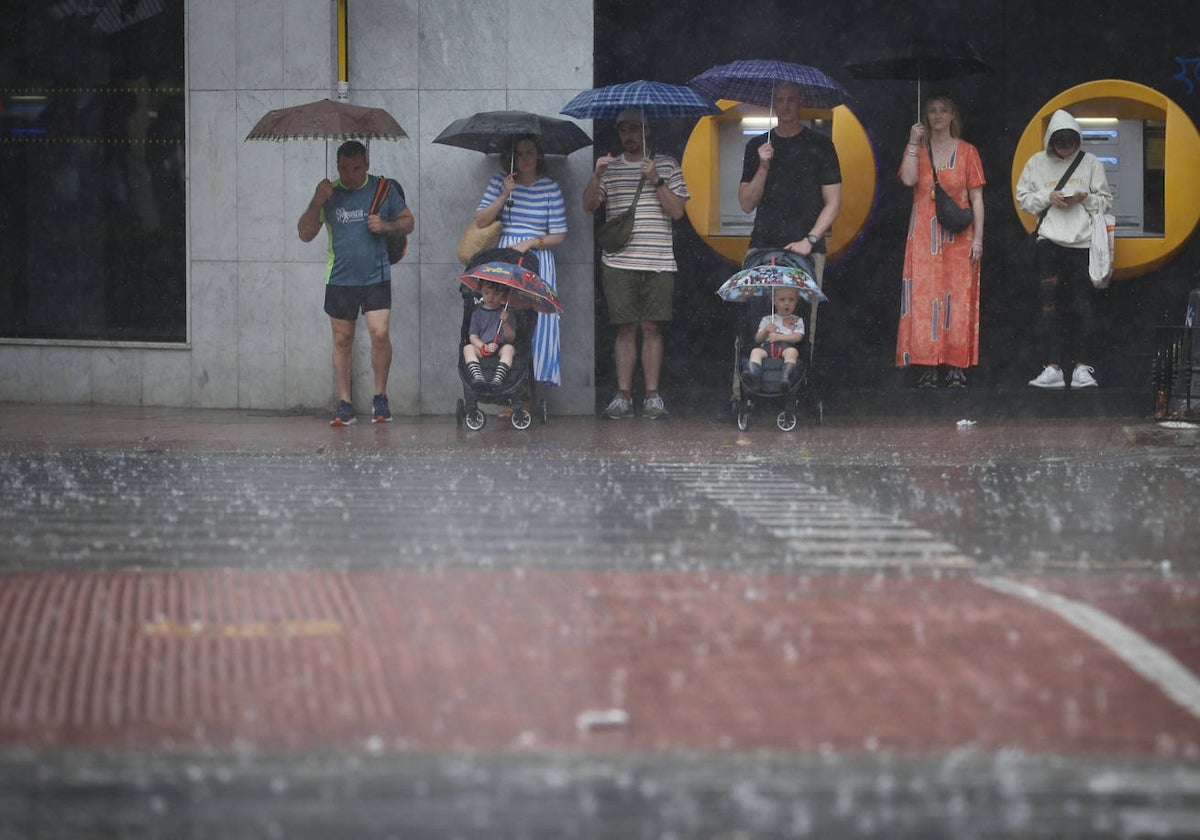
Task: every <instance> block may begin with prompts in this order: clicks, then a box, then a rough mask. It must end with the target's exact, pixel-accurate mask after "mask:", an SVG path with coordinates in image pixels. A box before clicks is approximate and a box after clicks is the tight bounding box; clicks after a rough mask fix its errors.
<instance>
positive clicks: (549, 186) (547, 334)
mask: <svg viewBox="0 0 1200 840" xmlns="http://www.w3.org/2000/svg"><path fill="white" fill-rule="evenodd" d="M503 188H504V175H502V174H496V175H493V176H492V180H491V181H489V182H488V186H487V190H486V191H485V192H484V194H483V199H482V200H481V201H480V202H479V207H477V208H476V209H477V210H482V209H483V208H484V207H487V206H488V205H489V204H491V203H492V202H493V201H495V200H496V199H497V198H499V197H500V193H501V192H502V191H503ZM509 198H510V200H511V202H512V206H511V207H504V208H502V209H501V210H500V221H501V224H502V225H503V228H502V231H503V232H502V233H501V234H500V247H501V248H507V247H508V246H510V245H513V244H515V243H517V242H521V241H523V240H525V239H532V238H533V237H535V236H546V235H548V234H552V233H566V232H567V207H566V204H565V203H564V202H563V195H562V190H561V189H559V187H558V184H557V183H555V182H554V181H553V180H552V179H550V178H545V177H542V178H539V179H538V180H537V181H534V182H533V183H532V184H530V185H529V186H527V187H523V186H521V185H520V184H517V185H516V187H514V188H513V191H512V195H511V196H510V197H509ZM530 250H531V251H533V253H534V254H536V255H537V258H538V269H539V270H538V274H539V276H540V277H541V278H542V281H543V282H544V283H545V284H546V285H547V286H549V287H550V288H551V289H554V290H555V291H556V292H557V291H558V281H557V278H556V275H555V271H554V252H553V251H551V250H549V249H540V250H539V249H536V248H531V249H530ZM533 378H534V379H536V380H537V381H538V382H540V383H543V384H549V385H561V384H562V373H561V364H560V352H559V339H558V316H557V315H547V314H545V313H542V312H539V313H538V322H537V328H536V329H535V330H534V332H533Z"/></svg>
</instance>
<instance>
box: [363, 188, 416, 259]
mask: <svg viewBox="0 0 1200 840" xmlns="http://www.w3.org/2000/svg"><path fill="white" fill-rule="evenodd" d="M391 185H392V179H391V178H384V177H383V176H382V175H381V176H380V177H379V182H378V183H377V184H375V197H374V198H373V199H371V209H370V210H368V211H367V215H368V216H374V215H375V214H376V213H378V212H379V205H381V204H383V201H384V199H385V198H387V192H388V188H389V187H390V186H391ZM396 190H397V191H398V192H399V193H400V197H401V198H404V190H402V189H400V185H399V184H396ZM382 236H383V240H384V242H386V243H387V252H388V262H389V263H391V264H392V265H395V264H396V263H398V262H400V260H402V259H404V255H405V254H406V253H408V236H407V235H405V234H403V233H385V234H382Z"/></svg>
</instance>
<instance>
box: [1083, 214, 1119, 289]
mask: <svg viewBox="0 0 1200 840" xmlns="http://www.w3.org/2000/svg"><path fill="white" fill-rule="evenodd" d="M1116 226H1117V220H1116V219H1115V218H1113V216H1112V215H1111V214H1108V213H1093V214H1092V244H1091V246H1090V247H1089V248H1088V276H1089V277H1091V278H1092V285H1093V286H1095V287H1096V288H1097V289H1107V288H1108V283H1109V281H1110V280H1112V272H1113V245H1114V244H1115V239H1116Z"/></svg>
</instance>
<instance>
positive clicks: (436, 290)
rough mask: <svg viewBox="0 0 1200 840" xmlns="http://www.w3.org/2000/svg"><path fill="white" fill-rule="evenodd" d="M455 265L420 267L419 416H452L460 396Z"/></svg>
mask: <svg viewBox="0 0 1200 840" xmlns="http://www.w3.org/2000/svg"><path fill="white" fill-rule="evenodd" d="M461 271H462V266H460V265H459V264H458V263H433V264H429V263H426V264H424V265H422V266H421V335H420V354H421V392H420V393H421V413H422V414H453V413H454V405H455V401H456V400H457V399H458V398H459V397H461V396H462V384H461V381H460V380H459V378H458V353H459V338H460V336H461V332H462V318H463V299H462V295H461V294H460V293H459V291H458V283H457V281H456V280H455V279H454V278H455V277H457V276H458V274H459V272H461Z"/></svg>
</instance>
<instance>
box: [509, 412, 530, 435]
mask: <svg viewBox="0 0 1200 840" xmlns="http://www.w3.org/2000/svg"><path fill="white" fill-rule="evenodd" d="M531 423H533V415H532V414H530V413H529V412H528V411H526V410H525V409H524V408H516V409H513V413H512V424H513V428H514V429H517V430H518V431H525V430H526V429H528V428H529V426H530V424H531Z"/></svg>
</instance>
